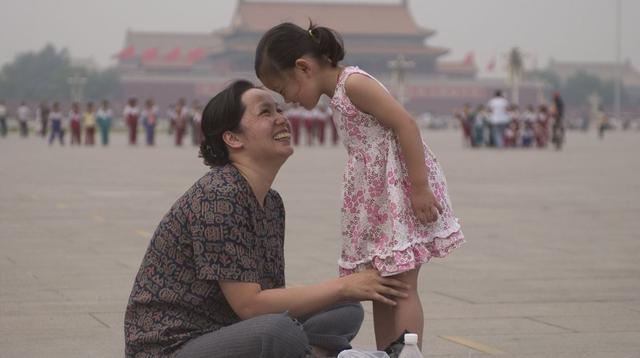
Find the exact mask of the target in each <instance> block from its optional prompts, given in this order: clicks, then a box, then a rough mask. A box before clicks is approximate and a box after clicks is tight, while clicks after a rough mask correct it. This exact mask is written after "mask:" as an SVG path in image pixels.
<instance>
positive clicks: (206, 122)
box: [200, 80, 256, 167]
mask: <svg viewBox="0 0 640 358" xmlns="http://www.w3.org/2000/svg"><path fill="white" fill-rule="evenodd" d="M252 88H256V86H255V85H254V84H253V83H251V82H249V81H247V80H236V81H234V82H233V83H231V84H230V85H229V86H227V87H226V88H225V89H223V90H222V91H221V92H220V93H218V94H217V95H215V97H213V98H212V99H211V100H210V101H209V103H207V105H206V106H205V107H204V110H203V111H202V123H201V129H202V135H203V137H204V139H203V141H202V143H201V144H200V157H201V158H203V159H204V164H205V165H208V166H210V167H215V166H221V165H225V164H229V163H230V161H229V150H228V149H227V146H226V144H225V143H224V140H223V139H222V135H223V134H224V133H225V132H227V131H232V132H238V131H239V130H240V120H241V119H242V116H243V115H244V111H245V109H246V107H245V105H244V103H242V100H241V98H242V94H244V93H245V92H246V91H248V90H250V89H252Z"/></svg>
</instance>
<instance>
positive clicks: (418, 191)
mask: <svg viewBox="0 0 640 358" xmlns="http://www.w3.org/2000/svg"><path fill="white" fill-rule="evenodd" d="M410 198H411V206H412V207H413V213H414V214H415V215H416V217H417V218H418V220H420V222H421V223H423V224H428V223H432V222H435V221H436V220H438V216H439V215H440V214H442V206H441V205H440V203H438V199H437V198H436V196H435V195H434V194H433V192H432V191H431V189H430V188H429V186H428V185H426V184H425V185H422V186H417V185H412V186H411V197H410Z"/></svg>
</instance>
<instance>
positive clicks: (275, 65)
mask: <svg viewBox="0 0 640 358" xmlns="http://www.w3.org/2000/svg"><path fill="white" fill-rule="evenodd" d="M304 55H311V56H313V57H314V58H315V59H317V60H320V61H328V62H329V63H330V64H331V67H336V66H337V65H338V62H340V61H342V59H344V45H343V43H342V37H341V36H340V34H338V33H337V32H336V31H334V30H332V29H330V28H328V27H322V26H316V25H315V24H313V22H311V21H309V28H308V29H306V30H305V29H303V28H302V27H300V26H298V25H296V24H292V23H290V22H285V23H282V24H280V25H276V26H274V27H272V28H271V29H270V30H269V31H267V32H266V33H265V34H264V35H263V36H262V38H261V39H260V42H259V43H258V47H256V58H255V71H256V76H257V77H258V78H260V77H261V75H265V74H276V73H279V72H281V71H284V70H288V69H291V68H293V67H294V66H295V62H296V60H297V59H299V58H300V57H302V56H304Z"/></svg>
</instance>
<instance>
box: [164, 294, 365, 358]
mask: <svg viewBox="0 0 640 358" xmlns="http://www.w3.org/2000/svg"><path fill="white" fill-rule="evenodd" d="M363 318H364V310H363V309H362V305H360V303H353V302H352V303H343V304H340V305H336V306H334V307H332V308H329V309H327V310H326V311H323V312H320V313H318V314H315V315H313V316H311V317H308V318H306V319H301V320H300V321H297V320H295V319H293V318H291V317H290V316H289V315H288V314H287V313H278V314H266V315H262V316H258V317H255V318H251V319H248V320H245V321H241V322H238V323H236V324H233V325H231V326H227V327H224V328H221V329H219V330H217V331H214V332H211V333H207V334H205V335H202V336H200V337H197V338H194V339H192V340H191V341H189V342H187V343H185V345H184V346H183V347H182V348H181V349H180V350H179V351H178V352H177V355H176V358H187V357H189V358H216V357H225V358H249V357H251V358H301V357H306V356H307V355H308V354H309V353H310V352H311V348H310V347H311V346H315V347H318V348H322V349H324V350H326V351H328V352H330V353H331V354H337V353H338V352H340V351H343V350H345V349H349V348H351V344H350V343H349V342H350V341H351V340H352V339H353V338H354V337H355V336H356V334H357V333H358V330H359V329H360V326H361V325H362V320H363Z"/></svg>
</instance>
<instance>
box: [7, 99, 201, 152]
mask: <svg viewBox="0 0 640 358" xmlns="http://www.w3.org/2000/svg"><path fill="white" fill-rule="evenodd" d="M186 103H187V102H186V100H185V99H183V98H181V99H180V100H178V101H177V103H176V104H175V105H171V106H170V107H169V109H168V110H167V112H166V118H167V119H168V121H169V125H168V128H169V129H168V133H169V135H173V136H174V138H175V145H176V146H181V145H182V142H183V139H184V137H185V136H186V135H187V131H188V130H189V131H190V133H191V142H192V143H193V145H199V144H200V142H201V141H202V138H201V137H202V135H201V133H200V132H201V131H200V118H201V113H202V107H201V106H200V104H199V102H198V101H197V100H194V101H193V103H192V106H191V107H188V106H187V104H186ZM15 112H16V113H15V119H16V120H17V122H18V132H19V134H20V136H21V137H28V136H29V132H30V128H31V127H33V128H35V131H36V133H37V134H38V135H40V136H42V137H43V138H46V139H47V140H48V142H49V144H50V145H53V144H54V143H55V142H56V141H57V142H59V143H60V144H61V145H64V144H65V135H66V133H69V136H70V141H69V143H70V144H71V145H72V146H74V145H83V144H84V145H86V146H93V145H95V144H96V140H95V136H96V133H99V135H100V143H101V144H102V145H103V146H107V145H109V135H110V133H111V130H112V127H113V124H114V121H115V120H118V119H120V118H122V120H123V121H124V123H125V126H126V128H127V131H128V142H129V144H130V145H136V144H137V143H138V130H139V129H140V128H142V129H143V131H144V138H145V144H146V145H148V146H153V145H154V144H155V136H156V127H157V125H158V123H159V120H160V113H159V109H158V106H157V105H156V104H155V102H154V100H153V99H147V100H146V101H145V102H144V104H143V105H142V106H139V105H138V99H137V98H135V97H132V98H129V100H128V101H127V104H126V105H125V107H124V109H123V111H122V112H121V113H122V116H116V115H115V112H114V110H113V109H112V107H111V104H110V103H109V101H106V100H104V101H102V102H101V103H100V104H99V105H97V106H96V104H95V103H94V102H91V101H90V102H87V103H86V104H84V106H81V104H80V103H79V102H73V103H71V105H70V108H69V110H68V112H65V110H64V109H63V107H62V105H61V104H60V102H53V104H52V105H51V106H49V104H48V103H47V102H41V103H40V104H39V105H38V106H37V107H36V109H35V113H34V114H33V115H32V113H33V112H32V109H31V108H30V107H29V106H28V105H27V103H26V102H25V101H23V102H21V103H20V105H19V106H18V108H17V109H16V111H15ZM8 117H9V116H8V110H7V107H6V106H5V103H4V102H3V101H0V135H1V136H2V137H5V136H6V135H7V132H8V123H7V121H8Z"/></svg>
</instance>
